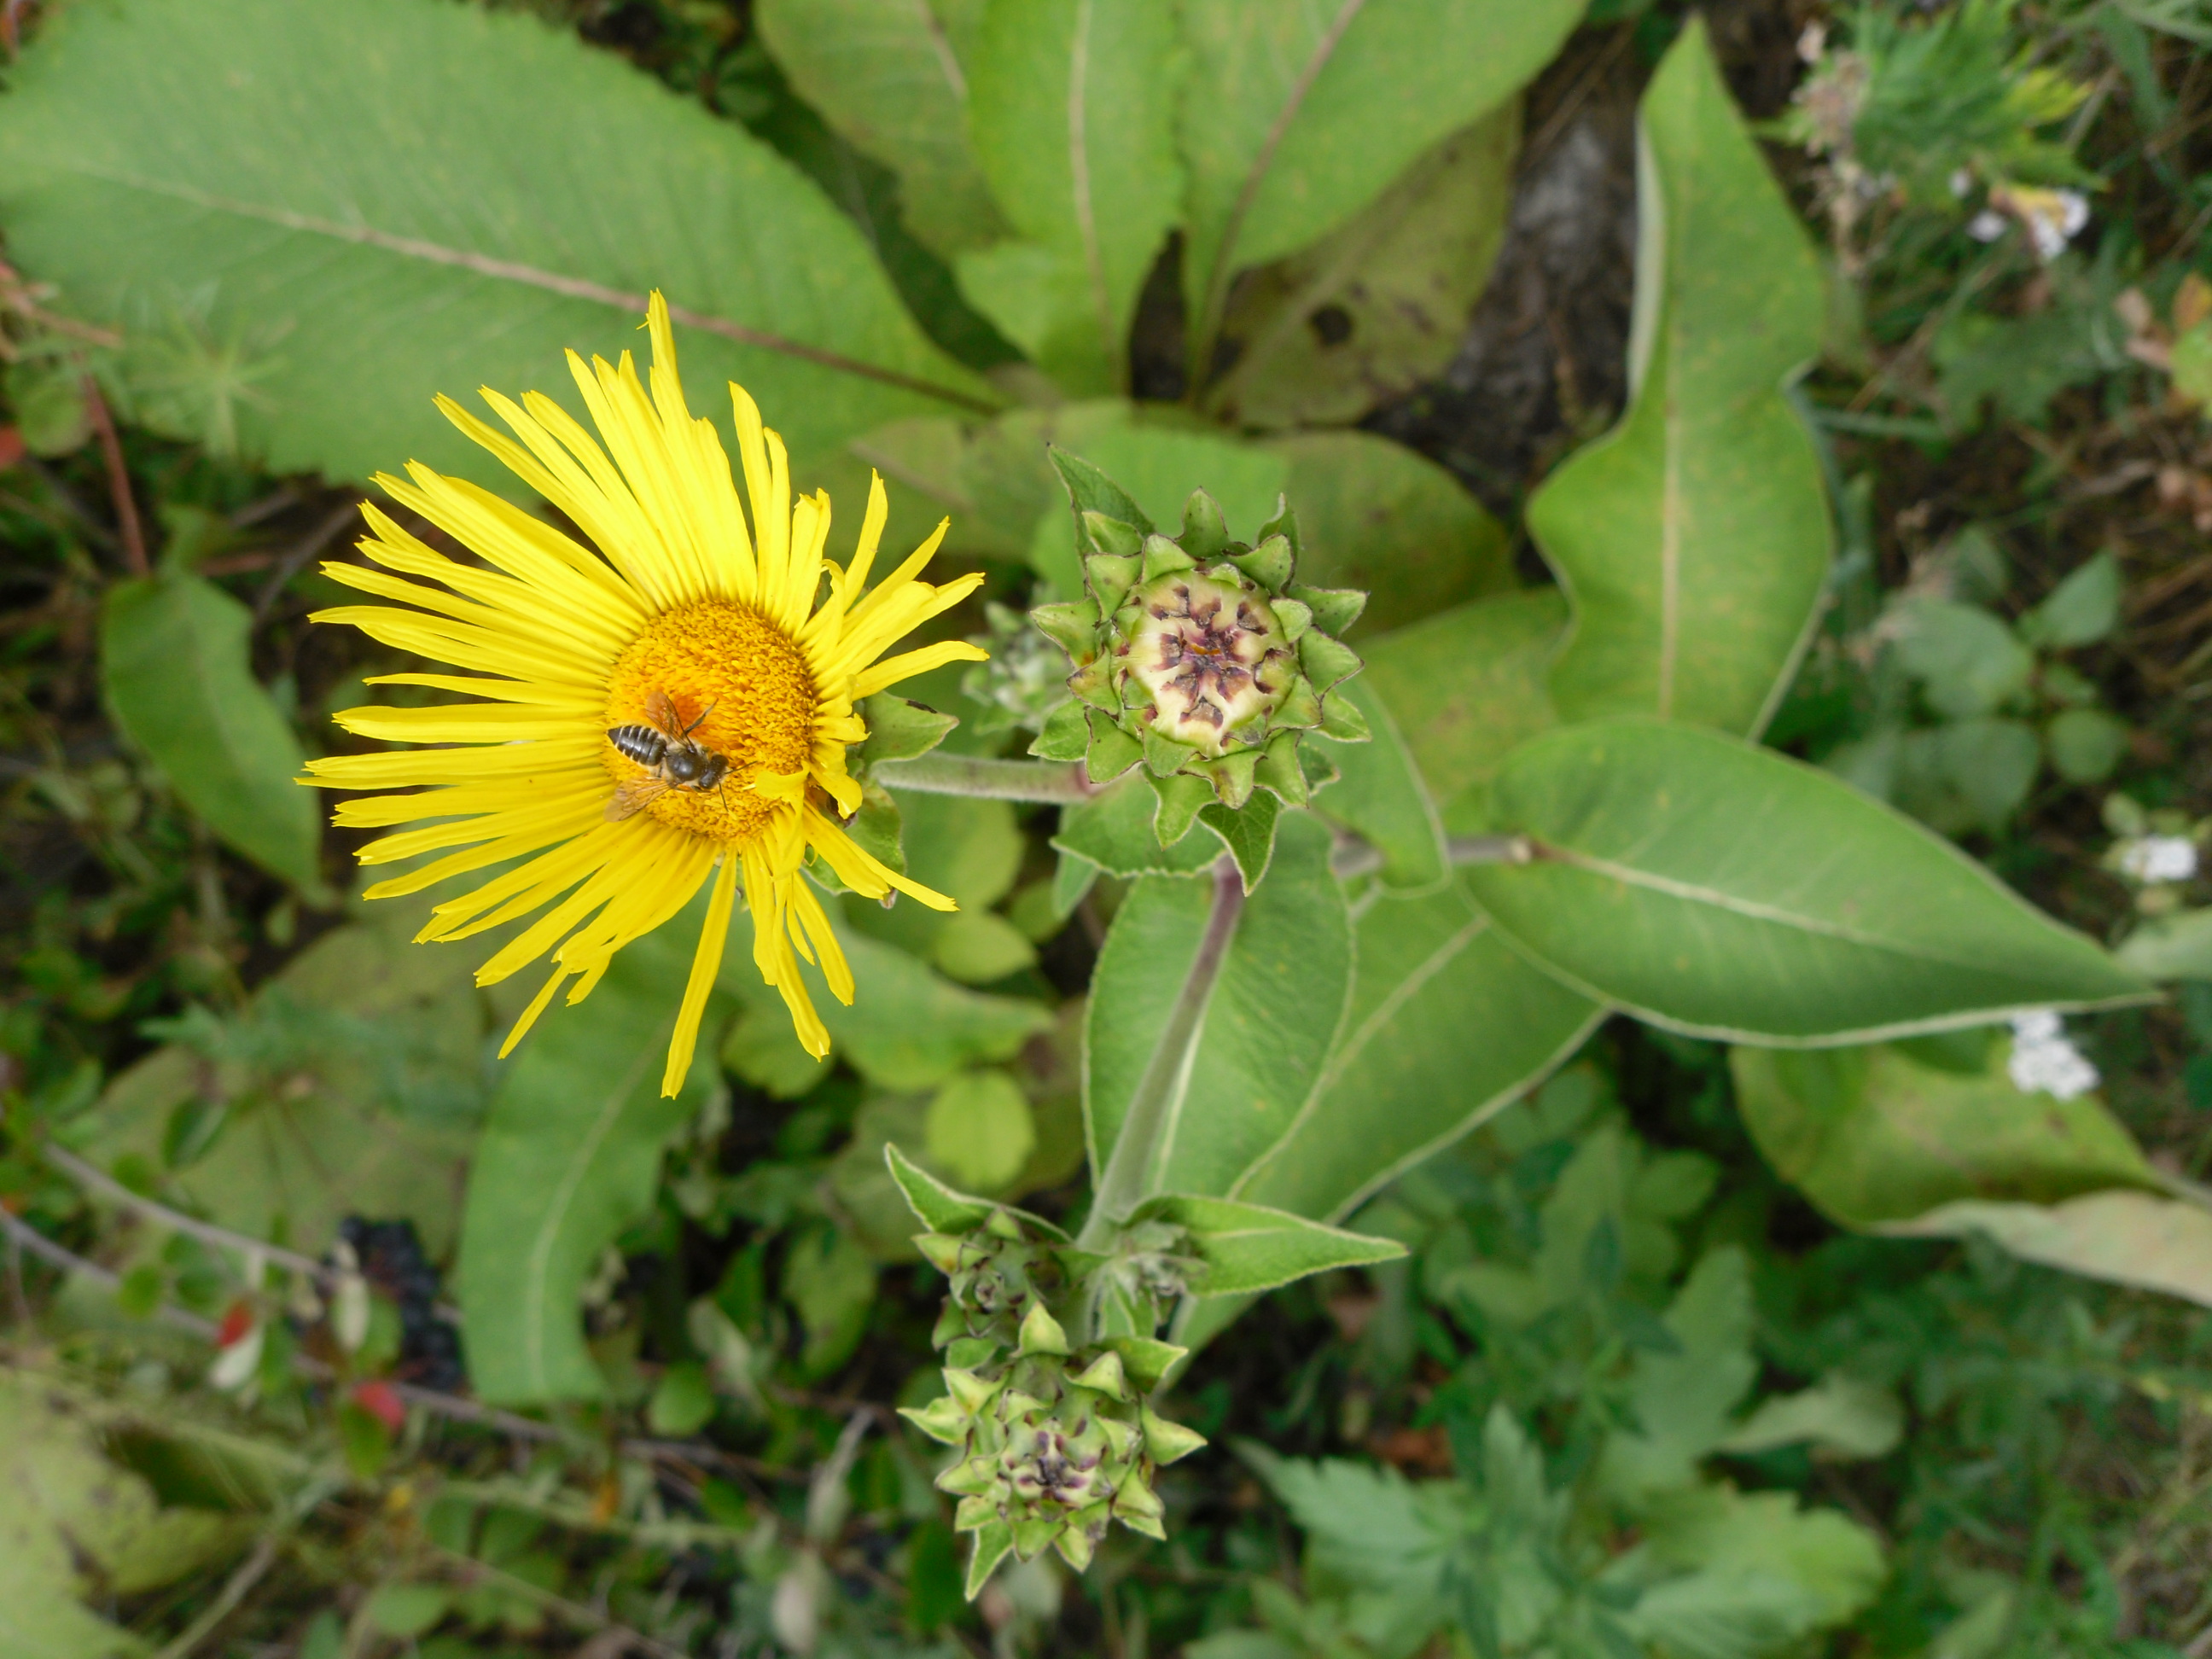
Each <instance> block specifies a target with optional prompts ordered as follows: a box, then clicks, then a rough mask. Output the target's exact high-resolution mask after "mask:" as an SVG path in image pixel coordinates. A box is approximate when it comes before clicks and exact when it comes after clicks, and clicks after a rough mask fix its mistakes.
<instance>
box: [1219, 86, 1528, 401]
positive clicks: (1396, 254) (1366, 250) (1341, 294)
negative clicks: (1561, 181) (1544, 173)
mask: <svg viewBox="0 0 2212 1659" xmlns="http://www.w3.org/2000/svg"><path fill="white" fill-rule="evenodd" d="M1521 120H1522V117H1521V106H1520V103H1519V101H1518V100H1514V101H1512V102H1510V103H1507V104H1505V105H1504V106H1501V107H1500V108H1498V109H1497V110H1494V111H1492V112H1491V113H1490V114H1488V115H1486V116H1484V117H1483V118H1481V119H1480V120H1479V121H1477V122H1475V123H1474V125H1471V126H1468V127H1465V128H1462V130H1461V131H1457V132H1455V133H1453V134H1452V135H1451V136H1450V137H1448V138H1446V139H1445V140H1444V141H1443V143H1440V144H1438V145H1437V146H1436V147H1435V148H1434V149H1431V150H1430V151H1429V152H1428V154H1426V155H1423V156H1422V157H1420V159H1419V160H1418V161H1415V162H1414V163H1413V165H1412V166H1411V167H1407V169H1406V171H1405V173H1403V174H1401V176H1400V178H1399V179H1398V181H1397V182H1396V183H1395V184H1394V185H1391V186H1390V188H1389V189H1388V190H1386V191H1383V194H1382V195H1381V196H1379V197H1376V199H1375V201H1374V202H1373V203H1372V204H1370V205H1369V206H1368V207H1367V208H1366V209H1365V210H1363V211H1362V212H1360V213H1359V214H1358V215H1357V216H1355V217H1353V218H1352V220H1351V222H1349V223H1347V224H1346V225H1344V226H1343V227H1342V228H1340V229H1338V230H1335V231H1334V232H1332V233H1331V234H1328V235H1327V236H1325V237H1323V238H1322V240H1320V241H1318V242H1316V243H1314V244H1313V245H1312V246H1310V247H1308V248H1305V249H1304V250H1303V251H1301V252H1297V253H1295V254H1292V255H1291V257H1290V258H1286V259H1280V260H1278V261H1276V262H1275V263H1274V264H1270V265H1267V266H1266V267H1264V268H1263V269H1261V270H1255V271H1254V272H1252V273H1251V274H1250V275H1249V276H1248V277H1247V278H1246V279H1245V280H1244V281H1243V282H1241V283H1237V286H1236V288H1235V289H1233V290H1232V292H1231V300H1230V312H1229V315H1228V317H1227V318H1226V319H1225V325H1224V331H1223V332H1224V336H1225V341H1226V343H1228V344H1229V345H1230V346H1231V348H1233V349H1234V350H1235V352H1236V363H1235V366H1234V367H1233V368H1231V369H1230V371H1229V372H1228V373H1227V374H1225V375H1224V376H1223V377H1222V380H1221V382H1220V384H1219V385H1218V386H1216V387H1215V388H1214V389H1213V390H1212V392H1211V394H1210V402H1211V404H1212V407H1213V408H1214V409H1216V410H1218V411H1219V412H1220V413H1221V414H1222V415H1223V416H1224V417H1225V418H1226V419H1229V420H1231V421H1233V422H1237V424H1239V425H1243V426H1253V427H1262V428H1273V427H1285V426H1304V425H1322V424H1325V423H1330V422H1351V421H1356V420H1358V418H1359V417H1360V416H1363V415H1364V414H1365V413H1366V412H1367V411H1368V410H1370V409H1373V408H1374V407H1375V406H1376V404H1380V403H1383V402H1384V401H1386V400H1387V399H1389V398H1395V397H1397V396H1399V395H1400V394H1401V393H1403V392H1409V391H1411V390H1412V389H1413V387H1414V386H1417V385H1418V384H1419V383H1420V382H1421V381H1423V380H1431V379H1433V378H1434V377H1436V376H1437V375H1438V374H1442V373H1443V369H1444V368H1445V366H1446V365H1447V364H1449V362H1451V359H1452V354H1453V353H1455V351H1457V350H1458V349H1459V348H1460V343H1461V342H1462V339H1464V338H1465V337H1466V334H1467V324H1468V315H1469V314H1470V313H1472V312H1473V311H1474V302H1475V301H1476V299H1477V298H1479V297H1480V295H1481V293H1482V289H1483V285H1484V284H1485V283H1487V282H1489V280H1490V268H1491V266H1492V264H1494V263H1496V261H1497V258H1498V248H1499V246H1501V245H1502V244H1503V243H1504V240H1505V221H1506V212H1507V209H1508V208H1509V207H1510V205H1511V203H1512V197H1513V163H1514V161H1515V159H1516V156H1517V155H1518V154H1519V152H1520V148H1521Z"/></svg>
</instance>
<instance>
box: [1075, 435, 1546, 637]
mask: <svg viewBox="0 0 2212 1659" xmlns="http://www.w3.org/2000/svg"><path fill="white" fill-rule="evenodd" d="M1262 453H1273V454H1276V455H1280V456H1281V457H1282V458H1283V459H1285V461H1287V462H1289V463H1290V465H1289V469H1288V471H1286V472H1285V475H1284V477H1283V482H1282V485H1281V488H1282V489H1283V491H1284V493H1285V495H1287V496H1288V497H1289V498H1290V503H1291V508H1292V510H1293V511H1294V512H1295V513H1297V524H1298V580H1300V581H1302V582H1305V583H1308V584H1310V586H1315V587H1357V588H1359V589H1360V590H1362V591H1363V592H1365V593H1366V595H1367V609H1366V610H1364V611H1361V612H1360V613H1359V620H1358V622H1357V623H1354V624H1353V625H1352V629H1351V637H1352V638H1353V639H1355V640H1364V639H1366V638H1368V637H1369V636H1370V635H1377V634H1380V633H1382V632H1383V630H1384V629H1392V628H1396V627H1398V626H1400V625H1401V623H1411V622H1415V621H1418V620H1419V618H1421V617H1428V616H1433V615H1434V614H1435V613H1436V612H1437V611H1441V610H1443V608H1444V607H1445V606H1447V605H1457V604H1458V603H1459V602H1460V601H1461V600H1462V599H1474V598H1475V597H1476V596H1477V595H1479V594H1483V593H1496V592H1504V591H1506V590H1509V589H1510V588H1511V587H1513V586H1515V579H1514V574H1513V549H1512V538H1510V537H1509V536H1508V535H1507V534H1506V532H1505V526H1504V525H1502V524H1500V523H1498V520H1496V519H1494V518H1492V516H1491V515H1490V513H1488V511H1487V510H1486V509H1485V508H1484V507H1483V505H1482V503H1481V502H1480V501H1476V500H1475V499H1474V496H1472V495H1468V493H1467V490H1466V489H1465V488H1464V487H1463V486H1462V484H1461V483H1460V482H1459V480H1458V479H1456V478H1455V477H1452V475H1451V474H1450V473H1449V472H1447V471H1444V470H1443V468H1442V467H1440V466H1438V465H1437V464H1436V463H1435V462H1434V461H1432V460H1430V459H1428V458H1427V457H1426V456H1425V455H1419V454H1416V453H1414V452H1413V451H1412V450H1410V449H1408V448H1407V447H1405V446H1404V445H1403V444H1396V443H1393V442H1391V441H1389V439H1388V438H1378V437H1376V435H1374V434H1373V433H1371V432H1300V433H1297V434H1294V435H1291V436H1289V437H1284V438H1277V439H1274V440H1273V441H1270V442H1268V443H1267V444H1266V445H1265V446H1263V449H1262ZM1094 459H1095V458H1094ZM1101 465H1104V463H1103V462H1102V463H1101ZM1107 470H1108V471H1113V469H1112V468H1111V467H1109V468H1108V469H1107ZM1114 476H1115V477H1116V478H1120V477H1121V474H1120V473H1118V472H1116V473H1115V475H1114ZM1209 487H1210V486H1209ZM1138 499H1139V501H1142V500H1143V499H1144V497H1143V495H1141V494H1139V495H1138ZM1265 516H1266V515H1265V514H1263V515H1262V518H1264V517H1265ZM1173 521H1174V519H1173V515H1170V518H1169V519H1168V520H1166V522H1170V523H1172V522H1173ZM1261 521H1262V520H1261V519H1253V520H1239V519H1237V518H1234V517H1232V518H1231V520H1230V521H1229V522H1230V523H1231V526H1235V527H1236V528H1237V531H1238V532H1239V533H1241V534H1244V535H1246V536H1248V537H1249V533H1250V532H1251V531H1252V530H1254V529H1256V528H1257V527H1258V526H1259V525H1260V523H1261Z"/></svg>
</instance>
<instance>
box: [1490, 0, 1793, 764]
mask: <svg viewBox="0 0 2212 1659" xmlns="http://www.w3.org/2000/svg"><path fill="white" fill-rule="evenodd" d="M1640 133H1641V141H1642V149H1641V151H1640V155H1641V166H1640V167H1639V177H1640V180H1641V185H1640V188H1639V192H1638V255H1637V286H1636V318H1635V325H1634V329H1633V333H1632V341H1631V346H1630V354H1631V361H1630V365H1629V379H1630V384H1631V386H1632V403H1631V404H1630V408H1629V411H1628V415H1627V417H1626V419H1625V420H1624V421H1623V422H1621V423H1620V426H1619V427H1617V428H1614V430H1613V432H1612V433H1611V434H1610V435H1607V437H1606V438H1605V439H1603V440H1602V441H1600V442H1598V443H1595V444H1592V445H1591V446H1589V447H1588V448H1586V449H1584V450H1583V451H1581V452H1580V453H1577V455H1575V456H1574V457H1573V458H1572V459H1570V460H1569V461H1568V462H1567V463H1566V464H1565V465H1563V466H1561V467H1560V468H1559V471H1557V472H1556V473H1554V474H1553V476H1552V477H1551V478H1550V480H1549V481H1547V483H1546V484H1545V486H1544V488H1543V489H1542V490H1541V492H1540V493H1539V494H1538V495H1537V496H1536V498H1535V500H1534V501H1531V502H1530V503H1529V507H1528V527H1529V530H1530V532H1531V533H1532V534H1533V535H1534V537H1535V538H1536V540H1537V543H1538V544H1539V545H1540V546H1541V547H1542V549H1543V550H1544V553H1545V556H1547V558H1548V559H1550V561H1551V562H1552V564H1553V568H1555V569H1557V570H1558V571H1559V575H1560V579H1561V580H1563V581H1564V582H1565V585H1566V586H1567V587H1568V589H1569V591H1570V592H1571V593H1572V595H1573V597H1574V602H1575V631H1574V637H1573V639H1572V641H1571V643H1570V644H1569V646H1568V647H1567V649H1566V651H1565V653H1564V654H1563V655H1562V656H1561V657H1560V659H1559V664H1558V665H1557V667H1556V668H1555V669H1554V671H1553V677H1552V692H1553V696H1554V697H1555V698H1556V699H1557V700H1558V702H1559V712H1560V713H1561V714H1564V715H1565V716H1566V717H1567V718H1569V719H1578V718H1588V717H1591V716H1595V715H1603V714H1661V715H1666V716H1669V717H1672V718H1674V719H1679V720H1695V721H1699V722H1700V723H1702V724H1705V725H1711V726H1720V727H1722V728H1723V729H1724V730H1727V731H1730V732H1749V731H1752V730H1753V728H1754V727H1756V726H1758V725H1759V723H1760V722H1761V721H1762V720H1763V719H1764V718H1765V714H1767V713H1769V712H1771V708H1772V707H1773V704H1774V702H1776V700H1777V699H1778V697H1779V696H1780V695H1781V692H1782V690H1783V689H1784V688H1783V684H1782V682H1783V680H1784V677H1785V675H1786V673H1787V671H1788V670H1789V668H1790V665H1791V664H1792V661H1793V659H1794V658H1795V656H1796V652H1797V650H1798V648H1799V646H1800V642H1801V641H1802V640H1803V639H1804V637H1805V636H1806V631H1807V628H1808V623H1809V621H1810V618H1811V616H1812V612H1813V606H1814V601H1815V600H1816V599H1818V598H1819V595H1820V585H1821V582H1822V580H1824V578H1825V576H1826V572H1827V568H1828V555H1829V547H1830V543H1831V540H1832V532H1831V529H1830V525H1829V518H1828V509H1827V505H1826V497H1825V495H1824V491H1823V488H1822V483H1821V477H1820V464H1819V461H1818V459H1817V458H1816V457H1815V455H1814V450H1813V446H1812V442H1811V440H1810V439H1809V438H1808V436H1807V435H1806V433H1805V431H1804V429H1803V428H1802V426H1801V425H1800V424H1799V422H1798V421H1797V418H1796V416H1795V415H1794V414H1793V413H1792V412H1791V410H1790V406H1789V404H1787V403H1786V402H1785V401H1784V398H1783V395H1782V382H1783V380H1784V377H1785V376H1787V375H1789V374H1791V373H1793V372H1794V371H1795V370H1796V368H1798V367H1799V366H1801V365H1802V364H1803V363H1804V362H1807V361H1808V360H1809V359H1811V358H1812V357H1814V356H1817V355H1818V353H1819V351H1820V339H1821V325H1822V316H1823V294H1824V291H1825V290H1824V288H1823V284H1822V279H1821V275H1820V262H1819V259H1818V258H1817V257H1816V256H1815V254H1814V252H1813V247H1812V244H1811V242H1810V241H1809V240H1808V239H1807V236H1806V234H1805V230H1804V227H1803V226H1802V224H1801V223H1800V222H1799V220H1798V217H1797V214H1796V210H1795V209H1793V208H1792V207H1791V206H1790V203H1789V202H1788V200H1787V199H1786V198H1785V197H1784V196H1783V194H1782V191H1781V190H1780V189H1779V188H1778V186H1777V185H1776V184H1775V182H1774V180H1773V179H1772V178H1771V176H1770V175H1769V173H1767V170H1766V163H1765V161H1764V160H1763V159H1761V157H1760V155H1759V148H1758V146H1757V145H1756V144H1755V143H1753V141H1752V138H1751V136H1750V134H1749V133H1748V132H1747V131H1745V130H1744V127H1743V124H1742V121H1741V118H1740V117H1739V116H1738V115H1737V114H1736V112H1735V106H1734V105H1733V104H1732V103H1731V102H1730V101H1729V94H1728V88H1727V87H1726V86H1725V85H1724V84H1723V82H1722V80H1721V76H1720V70H1719V69H1718V67H1717V65H1716V64H1714V62H1713V58H1712V52H1711V48H1710V47H1709V46H1708V45H1707V44H1706V40H1705V27H1704V25H1703V24H1702V23H1700V22H1699V21H1696V20H1695V19H1692V21H1691V22H1690V24H1689V26H1688V27H1687V28H1686V29H1685V30H1684V31H1683V33H1682V37H1681V39H1680V40H1678V41H1677V42H1676V43H1675V44H1674V46H1673V47H1672V48H1671V49H1670V50H1669V52H1668V55H1667V58H1666V59H1665V61H1664V62H1663V63H1662V64H1661V65H1660V68H1659V72H1658V74H1657V75H1656V76H1654V77H1653V80H1652V82H1651V86H1650V90H1649V91H1648V92H1647V93H1646V94H1644V107H1643V122H1642V125H1641V128H1640Z"/></svg>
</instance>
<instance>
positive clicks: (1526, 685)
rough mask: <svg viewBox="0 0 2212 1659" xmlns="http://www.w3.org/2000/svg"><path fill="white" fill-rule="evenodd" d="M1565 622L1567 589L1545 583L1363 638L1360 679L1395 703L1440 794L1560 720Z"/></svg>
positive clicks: (1487, 774) (1478, 778)
mask: <svg viewBox="0 0 2212 1659" xmlns="http://www.w3.org/2000/svg"><path fill="white" fill-rule="evenodd" d="M1566 621H1567V608H1566V605H1565V603H1564V602H1563V601H1562V600H1561V599H1560V598H1559V593H1558V592H1556V591H1555V590H1553V589H1551V588H1539V589H1536V590H1535V591H1534V592H1528V593H1514V594H1508V595H1502V596H1500V597H1498V598H1497V599H1479V600H1477V601H1475V602H1474V604H1472V605H1459V606H1456V607H1455V608H1454V609H1452V610H1449V611H1443V613H1441V614H1440V615H1437V616H1434V617H1429V618H1427V619H1426V620H1425V621H1423V622H1417V623H1413V624H1411V625H1410V626H1408V627H1405V628H1401V629H1397V630H1395V632H1393V633H1389V634H1385V635H1383V636H1382V637H1381V638H1380V639H1373V640H1364V641H1361V643H1360V647H1359V649H1360V654H1361V655H1362V656H1364V657H1365V658H1366V659H1367V671H1366V673H1365V674H1364V675H1362V676H1361V677H1360V678H1361V681H1362V683H1363V684H1364V685H1365V686H1366V687H1367V689H1368V690H1370V691H1371V692H1373V693H1374V694H1376V696H1379V697H1381V699H1382V700H1383V703H1384V704H1385V705H1386V706H1387V707H1388V708H1389V710H1390V713H1391V715H1392V717H1393V718H1394V719H1395V720H1396V721H1397V723H1398V729H1399V731H1400V732H1401V733H1402V734H1403V735H1404V737H1405V739H1406V745H1407V748H1408V749H1410V750H1412V751H1413V761H1414V763H1415V764H1416V765H1418V766H1419V768H1420V770H1421V775H1422V776H1423V777H1424V778H1425V779H1426V780H1427V781H1428V785H1429V789H1430V792H1431V793H1432V794H1433V795H1434V796H1435V797H1436V799H1437V800H1439V801H1441V802H1445V803H1449V802H1451V801H1453V800H1454V799H1456V798H1457V797H1459V796H1460V795H1462V793H1465V792H1466V791H1467V790H1468V789H1470V788H1474V787H1479V786H1480V785H1483V784H1486V783H1487V782H1488V781H1490V779H1491V777H1492V775H1493V774H1495V773H1496V771H1497V770H1498V765H1499V763H1501V762H1503V761H1504V758H1505V757H1506V756H1507V755H1509V754H1510V753H1511V752H1512V751H1513V750H1514V748H1515V747H1516V745H1518V744H1521V743H1522V741H1523V740H1524V739H1526V738H1532V737H1534V736H1535V735H1536V733H1537V732H1541V731H1542V730H1544V728H1545V727H1547V726H1552V725H1553V724H1555V723H1556V722H1557V720H1558V718H1559V717H1558V715H1557V714H1554V713H1553V708H1552V699H1551V696H1550V693H1549V692H1548V691H1547V690H1546V689H1545V683H1544V676H1545V671H1546V670H1547V668H1548V667H1549V666H1550V665H1551V660H1552V657H1553V653H1555V652H1556V651H1557V650H1558V648H1559V635H1560V633H1561V630H1562V629H1564V628H1565V625H1566ZM1453 827H1454V828H1455V829H1457V828H1462V827H1466V826H1461V825H1457V824H1455V825H1454V826H1453Z"/></svg>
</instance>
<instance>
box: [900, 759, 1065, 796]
mask: <svg viewBox="0 0 2212 1659" xmlns="http://www.w3.org/2000/svg"><path fill="white" fill-rule="evenodd" d="M876 781H878V782H879V783H881V784H882V785H884V787H885V788H889V789H911V790H913V791H914V792H915V793H917V794H923V795H977V796H981V797H982V798H984V799H987V800H1029V801H1045V802H1052V803H1057V804H1059V805H1067V804H1069V803H1072V802H1075V801H1085V800H1089V799H1091V796H1092V795H1094V794H1096V793H1097V791H1096V790H1095V789H1093V788H1092V787H1091V784H1090V782H1089V781H1088V780H1087V779H1085V777H1084V775H1083V769H1082V768H1081V767H1080V766H1078V765H1074V764H1073V763H1065V762H1056V761H1026V760H993V759H991V758H989V757H987V756H982V755H917V756H916V757H915V758H914V759H912V760H902V761H884V763H881V764H880V765H878V767H877V768H876Z"/></svg>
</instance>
